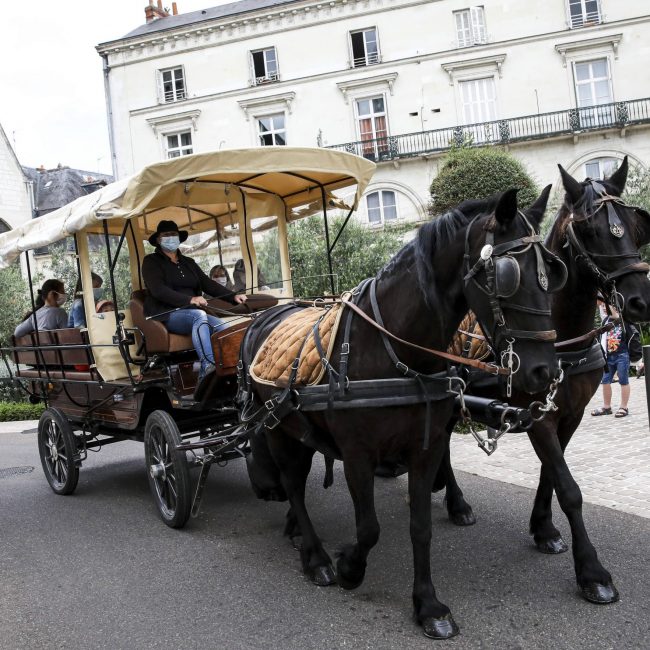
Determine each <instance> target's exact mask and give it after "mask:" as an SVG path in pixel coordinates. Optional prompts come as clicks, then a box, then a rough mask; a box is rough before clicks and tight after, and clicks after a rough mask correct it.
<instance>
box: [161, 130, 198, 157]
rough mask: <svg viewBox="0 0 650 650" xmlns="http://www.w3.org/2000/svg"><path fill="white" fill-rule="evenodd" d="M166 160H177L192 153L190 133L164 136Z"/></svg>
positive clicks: (184, 132)
mask: <svg viewBox="0 0 650 650" xmlns="http://www.w3.org/2000/svg"><path fill="white" fill-rule="evenodd" d="M165 141H166V143H167V147H166V149H167V158H178V157H179V156H187V155H188V154H190V153H192V151H193V149H192V132H191V131H183V132H182V133H170V134H168V135H166V136H165Z"/></svg>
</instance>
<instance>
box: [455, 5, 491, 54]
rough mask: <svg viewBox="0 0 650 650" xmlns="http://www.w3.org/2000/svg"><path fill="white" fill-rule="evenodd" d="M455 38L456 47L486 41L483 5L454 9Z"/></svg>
mask: <svg viewBox="0 0 650 650" xmlns="http://www.w3.org/2000/svg"><path fill="white" fill-rule="evenodd" d="M454 18H455V19H456V39H457V44H458V47H470V46H471V45H483V44H485V43H487V31H486V29H485V11H484V9H483V7H469V8H468V9H463V10H462V11H455V12H454Z"/></svg>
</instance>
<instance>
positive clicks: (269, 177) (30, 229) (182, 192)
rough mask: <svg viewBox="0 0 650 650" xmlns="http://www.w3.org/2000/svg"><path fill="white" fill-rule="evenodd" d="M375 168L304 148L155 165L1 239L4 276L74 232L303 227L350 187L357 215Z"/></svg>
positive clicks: (0, 261) (200, 156)
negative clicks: (276, 219)
mask: <svg viewBox="0 0 650 650" xmlns="http://www.w3.org/2000/svg"><path fill="white" fill-rule="evenodd" d="M375 167H376V166H375V164H374V163H373V162H370V161H369V160H366V159H365V158H361V157H360V156H355V155H353V154H350V153H344V152H342V151H334V150H332V149H322V148H303V147H257V148H252V149H230V150H221V151H215V152H208V153H200V154H193V155H190V156H181V157H179V158H173V159H171V160H167V161H164V162H159V163H154V164H153V165H149V166H148V167H145V168H144V169H143V170H142V171H141V172H139V173H138V174H136V175H135V176H132V177H131V178H124V179H121V180H119V181H116V182H115V183H111V184H110V185H107V186H105V187H102V188H101V189H99V190H97V191H96V192H93V193H92V194H87V195H85V196H80V197H79V198H77V199H75V200H74V201H73V202H72V203H69V204H68V205H65V206H63V207H61V208H59V209H58V210H55V211H53V212H50V213H49V214H46V215H44V216H41V217H38V218H37V219H33V220H31V221H29V222H27V223H25V224H22V225H20V226H18V227H17V228H14V229H13V230H11V231H9V232H7V233H4V234H1V235H0V268H4V267H7V266H8V265H9V264H10V263H11V262H12V261H13V260H15V259H16V258H17V257H18V256H19V255H20V253H21V252H23V251H26V250H35V249H38V248H41V247H43V246H48V245H49V244H52V243H54V242H57V241H60V240H61V239H64V238H65V237H68V236H70V235H72V234H74V233H76V232H81V231H84V230H85V231H86V232H102V229H103V228H104V227H107V228H108V229H109V230H110V231H111V232H114V233H115V234H119V233H120V232H122V228H123V227H124V225H125V220H133V221H135V229H136V230H137V231H138V232H139V233H140V234H141V235H142V236H143V237H145V238H146V237H147V235H149V234H151V233H152V232H155V230H156V227H157V225H158V222H159V221H161V220H163V219H172V220H174V221H176V223H177V225H178V226H179V227H181V228H189V229H191V230H193V231H196V232H197V233H200V232H208V231H214V230H215V225H216V224H219V227H220V228H224V227H227V226H229V225H234V224H236V223H237V220H238V219H240V218H241V219H242V220H245V223H253V220H255V219H257V218H262V220H264V219H268V218H269V217H271V216H273V215H278V214H285V215H287V218H289V219H291V218H293V219H298V218H302V217H304V216H307V215H308V214H309V213H310V209H311V208H312V207H313V208H314V209H316V208H318V209H320V206H321V205H322V203H323V199H324V200H325V201H326V202H327V204H328V205H331V206H333V207H338V206H341V202H340V201H339V200H338V197H337V196H336V195H334V194H332V192H334V191H335V190H343V189H345V188H350V187H351V186H356V192H355V196H354V201H353V202H352V203H353V207H356V205H357V204H358V202H359V199H360V198H361V195H362V194H363V192H364V190H365V188H366V187H367V185H368V183H369V182H370V179H371V177H372V174H373V172H374V170H375ZM244 197H245V199H244ZM298 210H301V211H300V212H298ZM288 213H289V214H288ZM104 224H106V226H105V225H104Z"/></svg>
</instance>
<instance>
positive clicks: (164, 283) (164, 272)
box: [142, 249, 235, 321]
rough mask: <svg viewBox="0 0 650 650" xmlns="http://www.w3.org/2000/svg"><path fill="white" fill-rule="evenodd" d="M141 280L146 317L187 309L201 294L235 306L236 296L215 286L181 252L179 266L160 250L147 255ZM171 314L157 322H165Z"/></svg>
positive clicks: (218, 285) (191, 260)
mask: <svg viewBox="0 0 650 650" xmlns="http://www.w3.org/2000/svg"><path fill="white" fill-rule="evenodd" d="M142 279H143V280H144V282H145V284H146V285H147V290H148V294H147V297H146V299H145V303H144V312H145V315H146V316H155V315H156V314H160V313H161V312H165V311H169V310H171V309H174V308H176V307H186V306H187V305H189V304H190V300H191V299H192V298H193V297H194V296H200V295H201V293H202V292H205V293H207V294H208V295H209V296H214V297H217V298H221V299H222V300H226V301H227V302H230V303H233V304H235V296H234V294H233V293H232V291H229V290H228V289H226V288H225V287H223V286H222V285H220V284H218V283H217V282H213V281H212V280H211V279H210V278H209V277H208V276H207V275H206V274H205V273H204V272H203V271H202V270H201V268H200V267H199V265H198V264H197V263H196V262H195V261H194V260H193V259H192V258H191V257H185V255H181V253H180V251H179V252H178V263H175V262H173V261H172V260H171V259H170V258H169V256H167V255H165V254H164V253H163V252H162V251H161V250H160V249H157V250H156V252H155V253H151V254H150V255H147V256H146V257H145V258H144V260H143V262H142ZM167 318H168V314H165V315H164V316H159V317H157V318H156V320H161V321H165V320H167Z"/></svg>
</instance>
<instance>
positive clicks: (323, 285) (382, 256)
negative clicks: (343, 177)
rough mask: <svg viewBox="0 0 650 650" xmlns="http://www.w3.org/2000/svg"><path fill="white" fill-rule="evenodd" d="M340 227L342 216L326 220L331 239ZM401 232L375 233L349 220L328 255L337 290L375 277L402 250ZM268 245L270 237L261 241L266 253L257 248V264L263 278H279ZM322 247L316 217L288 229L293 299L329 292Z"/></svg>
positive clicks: (393, 229) (319, 220)
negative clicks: (328, 222)
mask: <svg viewBox="0 0 650 650" xmlns="http://www.w3.org/2000/svg"><path fill="white" fill-rule="evenodd" d="M342 225H343V218H342V217H335V218H334V219H331V220H330V236H331V237H332V238H334V237H335V235H336V233H338V231H339V229H340V228H341V226H342ZM405 231H406V228H405V227H403V226H396V227H386V228H385V229H383V230H377V229H371V228H368V227H367V226H364V225H363V224H361V223H359V222H358V221H354V220H351V221H349V222H348V224H347V225H346V227H345V230H344V231H343V234H342V235H341V237H340V239H339V240H338V242H337V244H336V247H335V248H334V251H333V253H332V271H333V273H334V280H335V282H334V284H335V288H336V289H337V291H339V292H340V291H345V290H346V289H352V288H353V287H355V286H356V285H357V284H358V283H359V282H361V280H363V279H364V278H367V277H371V276H373V275H375V273H377V271H378V270H379V269H380V268H381V267H382V266H383V265H384V264H386V262H388V260H389V259H390V258H391V257H392V256H393V255H394V254H395V253H396V252H397V251H398V250H399V249H400V248H401V247H402V245H403V243H404V242H403V239H404V237H403V235H404V232H405ZM267 242H268V243H267ZM272 242H273V240H272V239H271V238H269V239H267V241H266V242H265V244H266V245H268V247H269V249H268V251H267V250H265V248H264V247H262V250H259V249H258V261H259V265H260V268H261V269H262V270H263V272H264V274H265V276H266V277H275V276H276V275H277V277H279V270H276V271H277V272H273V271H272V270H271V269H272V268H274V266H273V265H275V264H277V262H276V260H277V257H275V256H274V253H273V252H272V250H271V247H272V246H273V243H272ZM326 248H327V247H326V244H325V231H324V226H323V220H322V218H320V217H319V216H314V217H310V218H308V219H303V220H301V221H297V222H294V223H292V224H291V225H290V226H289V256H290V258H291V268H292V277H293V291H294V294H295V295H296V296H320V295H323V294H325V293H330V292H331V288H330V279H329V269H328V265H327V251H326ZM265 264H267V265H268V267H267V266H265ZM267 268H268V270H267Z"/></svg>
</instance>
